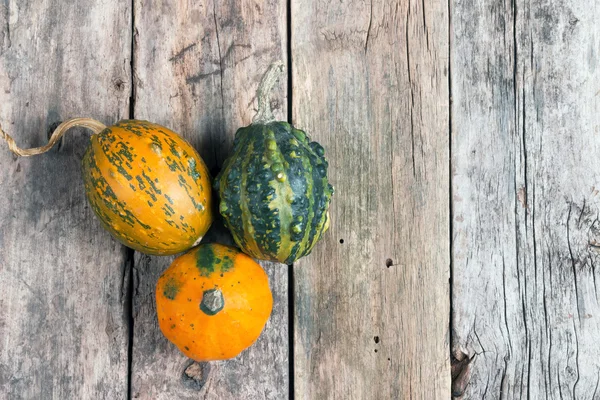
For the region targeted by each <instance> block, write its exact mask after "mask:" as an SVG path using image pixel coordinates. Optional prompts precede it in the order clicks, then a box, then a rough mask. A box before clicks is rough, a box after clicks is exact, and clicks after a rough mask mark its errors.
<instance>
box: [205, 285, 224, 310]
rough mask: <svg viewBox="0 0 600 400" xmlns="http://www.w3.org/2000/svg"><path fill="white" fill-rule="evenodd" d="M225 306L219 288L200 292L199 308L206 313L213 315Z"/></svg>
mask: <svg viewBox="0 0 600 400" xmlns="http://www.w3.org/2000/svg"><path fill="white" fill-rule="evenodd" d="M223 307H225V299H223V293H222V292H221V291H220V290H219V289H209V290H205V291H204V293H202V301H201V302H200V310H202V312H203V313H204V314H206V315H215V314H217V313H218V312H219V311H221V310H222V309H223Z"/></svg>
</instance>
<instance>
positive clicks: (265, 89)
mask: <svg viewBox="0 0 600 400" xmlns="http://www.w3.org/2000/svg"><path fill="white" fill-rule="evenodd" d="M284 69H285V65H284V63H283V61H281V60H280V61H275V62H274V63H273V64H271V66H270V67H269V69H268V70H267V72H266V73H265V75H264V76H263V78H262V80H261V82H260V85H259V86H258V90H257V92H256V97H257V99H258V111H257V112H256V115H255V116H254V118H253V119H252V123H253V124H267V123H269V122H272V121H275V116H274V115H273V110H271V102H270V100H271V91H273V88H274V87H275V84H276V83H277V81H278V80H279V78H280V77H281V76H282V75H283V71H284Z"/></svg>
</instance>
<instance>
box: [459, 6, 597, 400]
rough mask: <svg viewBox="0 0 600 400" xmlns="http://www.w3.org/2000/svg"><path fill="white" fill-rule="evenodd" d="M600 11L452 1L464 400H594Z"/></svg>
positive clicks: (570, 7) (595, 379)
mask: <svg viewBox="0 0 600 400" xmlns="http://www.w3.org/2000/svg"><path fill="white" fill-rule="evenodd" d="M599 18H600V8H598V7H597V6H596V5H595V3H594V4H592V3H589V2H586V1H579V0H574V1H563V0H553V1H549V0H545V1H540V2H531V1H525V0H519V1H515V2H505V3H502V2H497V1H488V0H486V1H482V2H473V1H467V0H458V1H456V2H454V3H453V9H452V21H453V27H454V29H453V33H452V43H453V47H452V93H453V101H454V102H453V107H452V121H453V124H452V132H453V134H452V167H453V171H454V172H453V185H452V190H453V195H454V197H453V210H454V212H453V215H454V221H453V240H454V242H453V247H454V252H453V261H454V264H453V265H454V269H453V270H454V279H453V281H454V286H453V297H454V298H453V302H454V319H453V321H454V323H453V328H454V331H455V337H454V340H453V348H454V351H455V353H456V354H462V353H465V354H467V355H469V356H471V355H474V354H477V355H476V357H475V359H474V361H473V364H472V368H471V377H472V378H471V381H470V384H469V386H468V387H467V390H466V394H465V397H466V398H474V399H480V398H502V399H505V398H506V399H513V398H524V397H527V398H531V399H543V398H546V399H599V398H600V389H599V388H598V382H599V380H600V350H599V349H598V346H597V339H598V335H599V334H600V319H599V318H598V316H599V315H600V305H599V297H598V291H597V286H596V281H597V279H598V278H599V276H598V274H599V273H600V271H597V269H596V265H597V264H598V263H599V262H600V259H599V257H600V254H599V253H598V251H597V250H598V249H597V247H596V245H597V242H600V237H599V234H600V226H599V225H598V215H599V208H598V207H599V204H600V201H599V198H598V191H597V189H596V188H598V187H600V174H599V172H598V171H599V170H600V162H599V161H598V154H600V139H599V136H598V133H599V132H600V112H599V111H600V97H599V95H598V90H599V89H600V87H599V86H598V82H600V69H599V68H598V67H597V55H598V54H599V51H600V25H598V23H597V20H598V19H599Z"/></svg>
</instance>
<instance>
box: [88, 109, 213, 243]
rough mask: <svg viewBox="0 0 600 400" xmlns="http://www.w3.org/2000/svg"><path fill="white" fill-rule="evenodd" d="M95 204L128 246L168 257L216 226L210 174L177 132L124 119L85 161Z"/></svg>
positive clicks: (96, 138)
mask: <svg viewBox="0 0 600 400" xmlns="http://www.w3.org/2000/svg"><path fill="white" fill-rule="evenodd" d="M82 165H83V180H84V184H85V192H86V195H87V198H88V200H89V203H90V205H91V207H92V209H93V210H94V212H95V213H96V215H97V216H98V218H99V219H100V221H101V223H102V225H103V226H104V228H106V229H107V230H108V231H109V232H110V233H112V235H113V236H114V237H115V238H117V239H118V240H119V241H121V242H122V243H123V244H125V245H126V246H129V247H131V248H133V249H135V250H138V251H141V252H143V253H146V254H155V255H168V254H175V253H179V252H182V251H185V250H187V249H189V248H191V247H193V246H194V245H195V244H197V243H198V242H199V241H200V239H202V236H204V234H205V233H206V231H207V230H208V228H209V227H210V225H211V223H212V220H213V215H212V210H211V184H210V175H209V172H208V169H207V168H206V165H205V164H204V161H203V160H202V159H201V158H200V156H199V155H198V153H197V152H196V151H195V150H194V148H193V147H192V146H191V145H190V144H189V143H188V142H187V141H185V140H184V139H183V138H182V137H181V136H179V135H177V134H176V133H175V132H173V131H171V130H169V129H167V128H165V127H163V126H160V125H156V124H152V123H150V122H146V121H139V120H124V121H120V122H118V123H117V124H116V125H114V126H110V127H107V128H105V129H104V130H102V131H101V132H99V133H97V134H95V135H93V136H92V138H91V143H90V146H89V147H88V149H87V151H86V153H85V156H84V158H83V160H82Z"/></svg>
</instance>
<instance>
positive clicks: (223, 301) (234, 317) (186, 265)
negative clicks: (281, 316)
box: [156, 244, 273, 361]
mask: <svg viewBox="0 0 600 400" xmlns="http://www.w3.org/2000/svg"><path fill="white" fill-rule="evenodd" d="M272 307H273V297H272V295H271V290H270V289H269V280H268V277H267V274H266V273H265V271H264V270H263V269H262V267H261V266H260V265H258V264H257V263H256V262H255V261H254V260H253V259H251V258H250V257H248V256H247V255H245V254H243V253H241V252H240V251H239V250H237V249H234V248H233V247H229V246H224V245H220V244H203V245H200V246H198V247H196V248H193V249H191V250H190V251H188V252H187V253H186V254H184V255H182V256H180V257H178V258H176V259H175V260H174V261H173V263H172V264H171V265H170V267H169V268H168V269H167V270H166V271H165V272H164V273H163V274H162V275H161V276H160V278H159V279H158V282H157V284H156V312H157V315H158V323H159V326H160V329H161V331H162V333H163V334H164V336H165V337H166V338H167V339H168V340H169V341H170V342H172V343H173V344H175V345H176V346H177V347H178V348H179V350H181V352H182V353H183V354H185V355H186V356H187V357H189V358H191V359H193V360H196V361H213V360H224V359H228V358H232V357H235V356H237V355H238V354H239V353H241V352H242V351H243V350H244V349H246V348H248V347H249V346H251V345H252V344H253V343H254V342H255V341H256V339H257V338H258V337H259V336H260V333H261V332H262V330H263V328H264V326H265V324H266V322H267V320H268V319H269V315H270V314H271V309H272Z"/></svg>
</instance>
